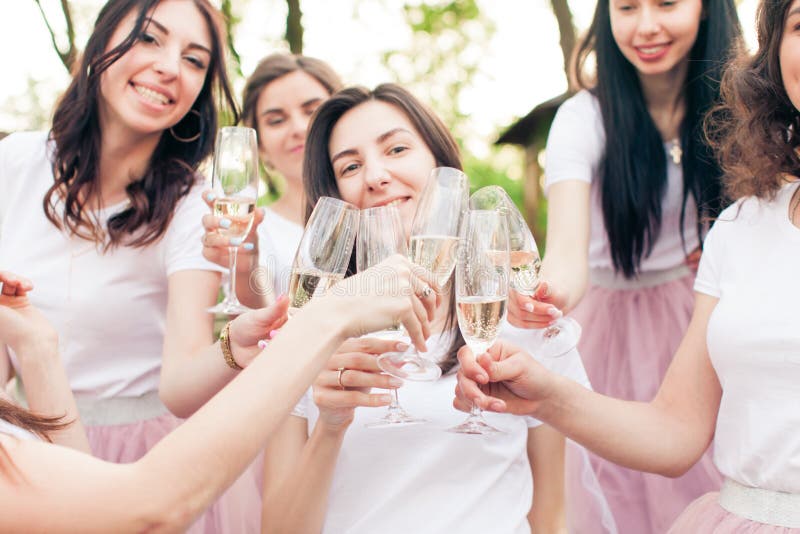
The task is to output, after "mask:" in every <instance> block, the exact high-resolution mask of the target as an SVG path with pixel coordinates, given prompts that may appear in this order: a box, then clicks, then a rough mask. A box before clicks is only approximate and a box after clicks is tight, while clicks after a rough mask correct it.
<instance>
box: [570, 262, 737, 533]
mask: <svg viewBox="0 0 800 534" xmlns="http://www.w3.org/2000/svg"><path fill="white" fill-rule="evenodd" d="M667 274H668V275H669V273H667ZM693 282H694V275H693V274H690V275H682V276H681V277H679V278H674V277H673V278H672V279H671V280H670V281H666V282H663V283H658V284H657V285H653V286H649V287H638V288H632V289H611V288H609V287H600V286H598V285H592V286H591V287H590V288H589V290H588V292H587V294H586V296H585V297H584V298H583V300H582V301H581V303H580V304H579V305H578V306H577V307H576V308H575V310H574V311H573V312H572V314H571V316H572V317H573V318H574V319H576V320H577V321H578V322H579V323H580V324H581V326H582V327H583V333H582V337H581V340H580V341H579V344H578V348H579V350H580V354H581V357H582V359H583V362H584V365H585V367H586V372H587V374H588V376H589V380H590V381H591V383H592V387H593V388H594V390H595V391H598V392H600V393H603V394H605V395H609V396H612V397H617V398H621V399H628V400H637V401H649V400H651V399H652V398H653V397H654V396H655V394H656V392H657V391H658V388H659V386H660V385H661V381H662V379H663V378H664V374H665V372H666V370H667V367H668V366H669V364H670V362H671V360H672V357H673V355H674V353H675V351H676V350H677V347H678V345H679V344H680V341H681V339H682V338H683V335H684V333H685V332H686V328H687V326H688V324H689V319H690V317H691V313H692V307H693V304H694V293H693V291H692V284H693ZM589 455H590V462H591V466H592V469H593V471H594V473H593V474H594V476H595V477H596V478H597V481H598V482H599V484H600V487H601V488H602V490H603V493H604V495H605V498H606V500H607V502H608V505H609V506H610V509H611V512H612V514H613V516H614V521H615V523H616V526H617V528H618V530H619V532H620V533H636V534H648V533H652V534H661V533H663V532H666V530H667V529H668V528H669V526H670V525H672V523H673V522H674V521H675V519H676V518H677V517H678V515H679V514H680V513H681V511H683V510H684V509H685V508H686V507H687V506H688V505H689V503H691V502H692V501H694V500H695V499H697V498H698V497H699V496H701V495H703V494H705V493H707V492H709V491H714V490H718V489H719V488H720V486H721V484H722V477H721V475H720V474H719V472H718V471H717V469H716V468H715V467H714V465H713V462H712V459H711V455H710V451H706V453H705V454H704V455H703V457H702V458H701V459H700V461H698V462H697V464H696V465H695V466H694V467H693V468H692V469H691V470H690V471H689V472H688V473H686V474H685V475H684V476H682V477H680V478H677V479H671V478H666V477H662V476H659V475H654V474H648V473H641V472H639V471H634V470H631V469H626V468H624V467H620V466H618V465H616V464H613V463H611V462H608V461H606V460H603V459H601V458H599V457H598V456H596V455H594V454H592V453H589ZM578 462H580V459H579V458H577V457H576V456H575V455H574V454H570V453H569V451H568V453H567V481H566V482H567V492H568V497H567V499H568V500H567V507H568V522H569V524H570V526H571V527H572V530H571V532H580V533H583V532H586V533H593V532H596V525H598V524H600V518H598V517H594V515H595V514H596V512H595V511H594V510H593V509H592V508H591V507H589V508H587V507H584V506H582V505H581V504H582V502H581V501H582V500H583V497H582V493H583V492H584V489H583V487H582V485H581V484H580V483H579V479H580V477H579V476H578V475H577V474H576V473H577V472H578V471H580V464H579V463H578ZM570 473H572V474H570ZM586 476H587V474H586V473H584V474H583V478H584V479H585V477H586Z"/></svg>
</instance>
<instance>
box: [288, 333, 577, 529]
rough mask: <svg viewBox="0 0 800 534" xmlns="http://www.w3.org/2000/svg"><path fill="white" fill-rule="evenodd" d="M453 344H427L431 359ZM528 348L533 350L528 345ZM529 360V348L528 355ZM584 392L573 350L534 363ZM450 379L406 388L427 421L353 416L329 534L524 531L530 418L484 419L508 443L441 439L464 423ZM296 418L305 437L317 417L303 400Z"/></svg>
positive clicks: (411, 404) (405, 401)
mask: <svg viewBox="0 0 800 534" xmlns="http://www.w3.org/2000/svg"><path fill="white" fill-rule="evenodd" d="M502 336H503V337H504V338H505V339H508V340H509V341H512V342H513V343H515V344H517V345H521V346H525V345H526V343H525V341H526V340H530V335H529V334H527V333H526V331H524V330H518V329H516V328H514V327H512V326H509V325H506V326H505V327H504V330H503V332H502ZM449 342H450V339H449V336H435V337H433V338H431V339H430V340H429V341H428V348H429V352H428V354H427V356H428V357H430V358H433V359H441V358H442V357H443V353H444V351H445V349H446V348H447V347H448V346H449ZM527 345H530V342H528V343H527ZM526 348H528V349H529V350H531V351H532V352H533V351H535V347H530V346H528V347H526ZM540 361H541V363H543V364H545V365H546V366H548V367H550V368H551V369H553V370H554V371H556V372H559V373H561V374H563V375H565V376H568V377H570V378H572V379H574V380H577V381H578V382H580V383H581V384H583V385H586V386H588V384H589V381H588V379H587V378H586V373H585V371H584V369H583V364H582V363H581V360H580V356H579V355H578V352H577V351H572V352H571V353H569V354H567V355H566V356H563V357H561V358H549V359H542V360H540ZM455 385H456V376H455V373H450V374H448V375H446V376H444V377H442V378H440V379H439V380H437V381H435V382H412V381H406V383H405V384H404V385H403V387H402V388H400V389H399V390H398V391H399V397H400V404H401V406H402V407H403V408H405V410H406V411H407V412H409V413H410V414H411V415H414V416H418V417H422V418H424V419H427V420H428V421H429V422H428V423H426V424H422V425H414V426H403V427H398V428H378V429H374V428H365V426H364V425H365V424H366V423H369V422H372V421H376V420H378V419H380V418H381V417H382V416H383V415H384V413H385V411H386V408H358V409H357V410H356V411H355V419H354V421H353V423H352V424H351V425H350V428H349V429H348V430H347V434H346V435H345V438H344V442H343V444H342V448H341V452H340V453H339V457H338V460H337V462H336V470H335V473H334V477H333V482H332V484H331V491H330V496H329V501H328V510H327V513H326V516H325V524H324V528H323V532H324V533H325V534H344V533H347V534H358V533H364V534H367V533H369V534H372V533H375V532H380V533H381V534H392V533H397V534H407V533H410V532H411V533H414V534H425V533H431V534H433V533H436V534H440V533H443V532H461V533H468V532H491V533H492V534H510V533H514V534H517V533H518V534H523V533H528V532H530V527H529V524H528V520H527V514H528V512H529V511H530V507H531V502H532V498H533V480H532V476H531V469H530V464H529V462H528V454H527V439H528V429H529V428H531V427H535V426H538V425H539V424H540V423H539V422H538V421H537V420H535V419H533V418H530V417H517V416H513V415H508V414H496V413H488V412H484V417H485V418H486V420H487V422H488V423H489V424H491V425H493V426H495V427H497V428H500V429H502V430H505V431H506V433H504V434H493V435H479V436H473V435H463V434H454V433H450V432H445V429H446V428H450V427H453V426H456V425H458V424H460V423H461V422H463V421H464V419H466V417H467V415H466V414H465V413H463V412H460V411H457V410H456V409H455V408H453V397H454V391H455ZM293 415H296V416H300V417H305V418H307V419H308V431H309V434H310V433H311V430H312V429H313V427H314V425H315V424H316V421H317V418H318V415H319V411H318V409H317V408H316V406H315V405H314V403H313V400H312V399H311V396H310V394H308V393H307V394H306V395H305V396H304V397H303V399H301V401H300V403H299V404H298V405H297V407H296V408H295V412H294V413H293Z"/></svg>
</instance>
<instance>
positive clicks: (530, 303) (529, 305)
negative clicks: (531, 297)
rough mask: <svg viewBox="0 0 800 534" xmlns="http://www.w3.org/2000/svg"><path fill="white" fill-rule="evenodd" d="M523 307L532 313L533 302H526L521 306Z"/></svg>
mask: <svg viewBox="0 0 800 534" xmlns="http://www.w3.org/2000/svg"><path fill="white" fill-rule="evenodd" d="M523 308H525V311H526V312H531V313H532V312H533V302H526V303H525V306H523Z"/></svg>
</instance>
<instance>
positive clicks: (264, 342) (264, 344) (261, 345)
mask: <svg viewBox="0 0 800 534" xmlns="http://www.w3.org/2000/svg"><path fill="white" fill-rule="evenodd" d="M267 343H269V342H268V341H267V340H266V339H259V340H258V348H259V349H266V348H267Z"/></svg>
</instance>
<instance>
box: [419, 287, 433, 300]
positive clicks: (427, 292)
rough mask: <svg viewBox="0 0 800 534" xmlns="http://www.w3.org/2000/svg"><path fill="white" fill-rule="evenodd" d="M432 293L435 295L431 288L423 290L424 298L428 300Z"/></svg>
mask: <svg viewBox="0 0 800 534" xmlns="http://www.w3.org/2000/svg"><path fill="white" fill-rule="evenodd" d="M431 293H433V289H431V286H425V289H423V290H422V297H423V298H428V297H430V296H431Z"/></svg>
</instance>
